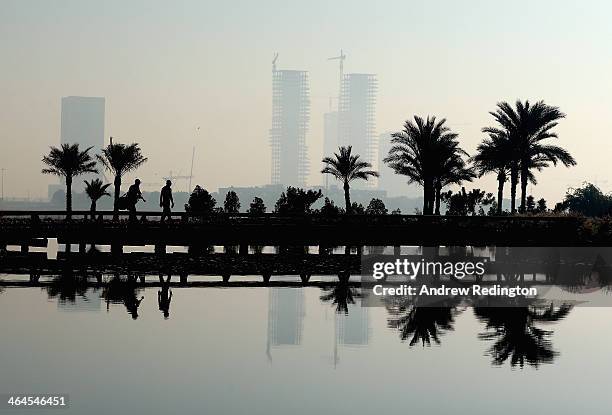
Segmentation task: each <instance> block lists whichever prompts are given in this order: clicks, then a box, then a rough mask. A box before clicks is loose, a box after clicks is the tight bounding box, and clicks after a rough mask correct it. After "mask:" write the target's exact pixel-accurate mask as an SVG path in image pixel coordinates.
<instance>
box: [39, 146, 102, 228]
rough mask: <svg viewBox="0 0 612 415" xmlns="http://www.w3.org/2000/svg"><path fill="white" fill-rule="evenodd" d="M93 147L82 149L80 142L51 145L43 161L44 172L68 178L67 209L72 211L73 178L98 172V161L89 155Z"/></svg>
mask: <svg viewBox="0 0 612 415" xmlns="http://www.w3.org/2000/svg"><path fill="white" fill-rule="evenodd" d="M89 150H91V147H89V148H87V149H85V150H83V151H81V150H80V149H79V145H78V144H67V143H65V144H62V146H61V147H60V148H57V147H51V150H50V151H49V154H48V155H46V156H44V157H43V159H42V162H43V163H44V164H45V165H46V166H47V167H45V168H44V169H42V173H43V174H53V175H56V176H59V177H64V179H65V180H66V211H67V212H68V217H70V216H71V213H72V179H73V178H74V177H76V176H80V175H81V174H85V173H97V172H98V170H96V168H95V167H96V162H95V161H94V160H93V159H92V158H91V156H90V155H89Z"/></svg>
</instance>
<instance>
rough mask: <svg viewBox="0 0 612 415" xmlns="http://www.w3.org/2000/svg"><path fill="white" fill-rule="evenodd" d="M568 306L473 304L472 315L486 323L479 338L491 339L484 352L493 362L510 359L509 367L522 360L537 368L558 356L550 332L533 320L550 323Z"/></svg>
mask: <svg viewBox="0 0 612 415" xmlns="http://www.w3.org/2000/svg"><path fill="white" fill-rule="evenodd" d="M570 310H571V306H569V305H562V306H561V307H559V308H554V307H553V305H552V304H551V305H550V307H544V308H542V307H536V306H529V307H475V308H474V314H475V315H476V317H477V318H478V319H479V320H481V321H483V322H485V323H486V328H487V330H488V331H487V332H485V333H481V334H479V335H478V338H480V339H481V340H495V343H494V344H493V346H491V348H490V349H489V351H488V354H490V355H491V356H492V357H493V364H494V365H502V364H504V363H505V362H506V360H508V359H510V365H511V366H513V367H514V366H517V365H518V366H520V367H521V368H522V367H524V365H525V363H527V364H529V365H531V366H534V367H536V368H537V367H538V366H539V365H540V364H541V363H552V362H553V360H554V358H555V357H556V356H557V355H558V353H557V352H556V351H554V350H553V348H552V343H551V341H550V340H549V337H550V336H551V335H552V333H553V332H552V331H550V330H543V329H541V328H539V327H536V326H535V323H538V322H539V323H553V322H557V321H559V320H561V319H563V318H565V317H566V316H567V315H568V314H569V312H570Z"/></svg>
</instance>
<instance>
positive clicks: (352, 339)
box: [334, 301, 370, 367]
mask: <svg viewBox="0 0 612 415" xmlns="http://www.w3.org/2000/svg"><path fill="white" fill-rule="evenodd" d="M369 323H370V319H369V314H368V308H367V307H364V306H363V305H362V304H361V303H360V301H357V304H349V306H348V314H344V313H340V314H338V313H336V321H335V324H334V327H335V331H336V335H335V339H334V367H336V365H337V364H338V362H340V353H339V351H338V345H341V346H348V347H358V346H367V345H368V341H369V338H370V324H369Z"/></svg>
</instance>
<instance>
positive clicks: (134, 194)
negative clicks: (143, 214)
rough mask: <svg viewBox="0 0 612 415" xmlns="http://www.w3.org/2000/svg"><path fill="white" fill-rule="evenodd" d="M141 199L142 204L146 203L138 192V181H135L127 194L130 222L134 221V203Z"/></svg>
mask: <svg viewBox="0 0 612 415" xmlns="http://www.w3.org/2000/svg"><path fill="white" fill-rule="evenodd" d="M141 199H142V201H143V202H146V200H145V199H144V197H142V193H141V192H140V179H136V180H135V181H134V184H133V185H131V186H130V188H129V189H128V192H127V200H128V210H129V211H130V220H132V221H135V220H136V203H138V200H141Z"/></svg>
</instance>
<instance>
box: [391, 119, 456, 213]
mask: <svg viewBox="0 0 612 415" xmlns="http://www.w3.org/2000/svg"><path fill="white" fill-rule="evenodd" d="M445 122H446V120H445V119H441V120H440V121H436V117H434V116H431V117H430V116H428V117H427V119H426V120H423V118H421V117H419V116H416V115H415V116H414V121H412V120H407V121H406V122H405V123H404V130H403V131H401V132H397V133H393V134H392V135H391V137H392V138H391V143H392V144H394V145H393V147H391V149H390V150H389V155H388V156H387V157H386V158H385V159H384V162H385V163H387V164H388V165H389V166H390V167H391V168H392V169H393V170H395V173H397V174H402V175H404V176H407V177H408V183H418V184H420V185H421V186H423V214H425V215H431V214H432V213H433V212H434V202H435V200H436V186H437V187H439V188H440V189H441V188H442V187H443V186H445V185H447V184H451V183H454V182H456V181H461V180H465V179H464V178H463V177H467V176H468V175H467V174H464V173H466V172H465V171H463V169H464V168H465V164H463V166H462V165H461V164H462V163H461V162H460V161H459V160H460V159H461V156H462V155H463V154H465V152H463V150H461V149H460V148H459V146H458V142H457V138H458V135H457V134H456V133H453V132H451V131H450V129H449V128H448V127H446V126H445V125H444V123H445ZM452 166H454V168H455V169H457V170H456V171H455V173H460V174H458V176H457V177H451V176H453V175H452V174H451V173H450V170H449V169H450V168H451V167H452ZM446 182H448V183H446Z"/></svg>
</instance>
